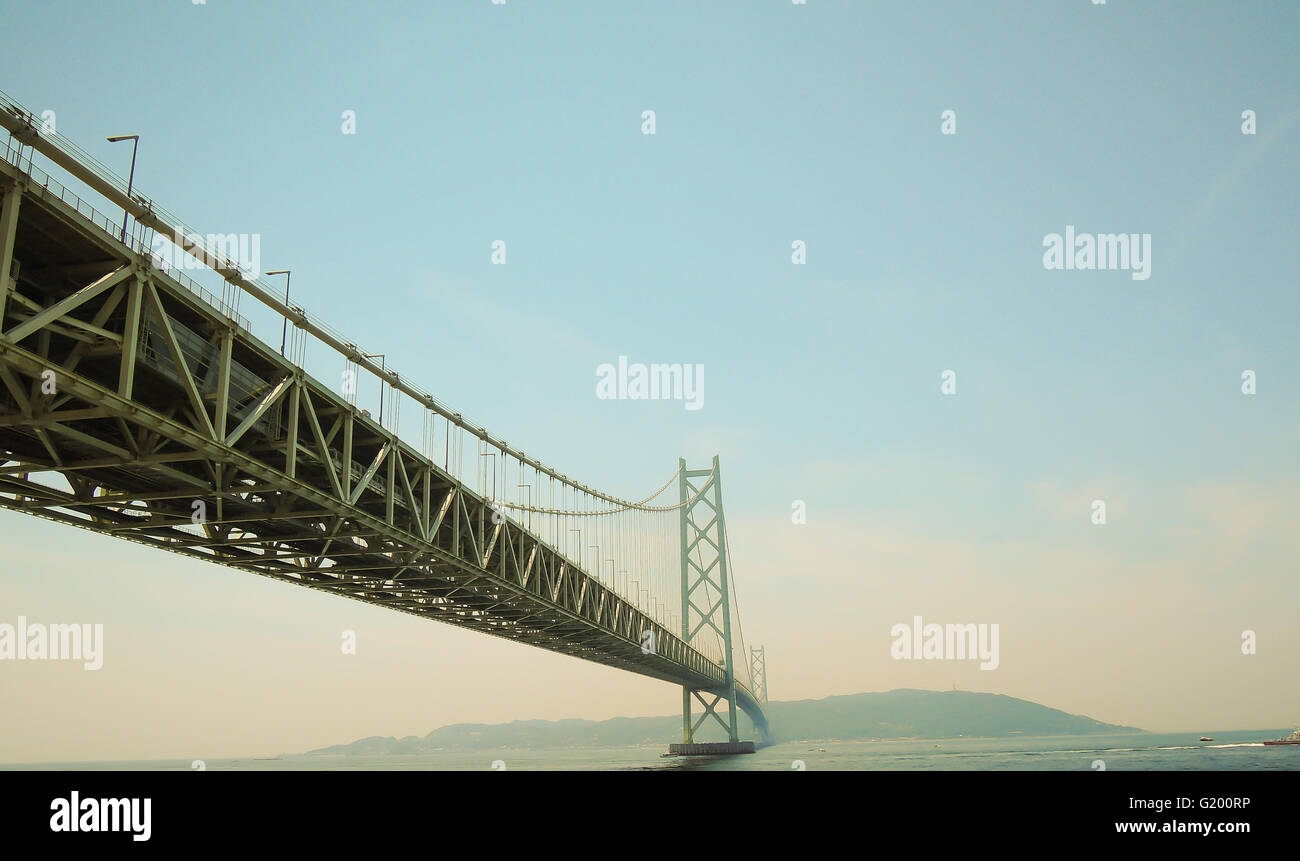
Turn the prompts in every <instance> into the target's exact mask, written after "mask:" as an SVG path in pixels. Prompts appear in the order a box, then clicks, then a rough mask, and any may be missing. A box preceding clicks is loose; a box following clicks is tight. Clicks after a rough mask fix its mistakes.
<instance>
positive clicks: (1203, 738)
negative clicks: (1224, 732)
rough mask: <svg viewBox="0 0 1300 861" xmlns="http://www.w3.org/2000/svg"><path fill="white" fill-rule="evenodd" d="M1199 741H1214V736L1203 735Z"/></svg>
mask: <svg viewBox="0 0 1300 861" xmlns="http://www.w3.org/2000/svg"><path fill="white" fill-rule="evenodd" d="M1197 741H1214V736H1212V735H1203V736H1201V737H1200V738H1198V739H1197Z"/></svg>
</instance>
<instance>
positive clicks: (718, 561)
mask: <svg viewBox="0 0 1300 861" xmlns="http://www.w3.org/2000/svg"><path fill="white" fill-rule="evenodd" d="M679 465H680V467H681V478H680V491H681V503H682V506H681V532H682V534H681V541H682V639H683V640H684V641H685V642H687V643H690V642H692V640H694V638H695V635H696V634H698V633H699V632H700V631H701V630H703V629H705V628H711V629H713V630H714V631H716V632H717V634H718V636H720V637H721V638H722V643H723V650H724V652H725V654H724V655H723V660H722V662H721V663H722V664H723V666H724V667H725V668H726V674H727V675H726V682H725V686H724V689H723V692H721V693H718V692H715V691H699V690H695V689H692V688H690V687H688V686H683V687H682V743H683V744H691V743H692V742H693V740H694V736H695V730H697V729H699V727H700V724H702V723H704V721H705V720H707V719H708V717H709V715H713V717H714V718H715V719H716V720H717V721H718V723H720V724H722V728H723V729H725V730H726V731H727V738H728V739H729V740H730V742H731V743H732V744H736V743H738V742H739V741H740V733H739V731H738V730H737V726H736V718H737V712H738V711H739V709H738V708H737V702H736V667H735V658H734V652H733V650H732V647H731V581H730V579H729V578H730V572H729V571H728V559H727V541H726V521H725V520H724V519H723V514H722V470H721V468H720V467H719V465H718V457H717V455H714V456H713V466H712V468H710V469H687V468H686V459H685V458H682V459H681V460H680V462H679ZM710 590H711V591H710ZM715 596H716V597H715ZM705 694H707V695H709V696H712V698H713V699H712V701H711V702H710V701H709V700H707V699H705V696H704V695H705ZM692 697H694V698H695V699H696V700H698V701H699V703H700V705H701V706H703V707H704V713H703V714H701V715H700V718H699V720H698V721H696V722H695V723H692V722H691V698H692ZM723 701H725V702H726V703H727V712H728V714H727V720H723V719H722V716H721V715H720V714H718V712H717V710H716V709H717V706H718V703H720V702H723Z"/></svg>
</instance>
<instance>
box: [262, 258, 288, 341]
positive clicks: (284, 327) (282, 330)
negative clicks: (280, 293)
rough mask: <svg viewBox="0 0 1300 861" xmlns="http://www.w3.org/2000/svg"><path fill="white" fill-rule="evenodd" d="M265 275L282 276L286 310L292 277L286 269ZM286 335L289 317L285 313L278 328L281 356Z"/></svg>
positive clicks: (275, 270) (274, 270)
mask: <svg viewBox="0 0 1300 861" xmlns="http://www.w3.org/2000/svg"><path fill="white" fill-rule="evenodd" d="M266 274H267V275H283V276H284V307H285V308H288V307H289V279H290V278H291V277H292V276H291V275H290V274H289V270H288V269H272V270H271V271H270V272H268V273H266ZM288 334H289V315H288V313H287V312H286V314H285V317H284V324H283V325H282V326H280V355H281V356H283V355H284V339H285V336H286V335H288Z"/></svg>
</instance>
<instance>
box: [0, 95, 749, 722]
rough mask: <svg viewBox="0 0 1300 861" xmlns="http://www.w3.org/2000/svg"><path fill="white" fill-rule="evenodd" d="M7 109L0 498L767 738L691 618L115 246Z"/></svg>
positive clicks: (1, 182) (0, 201)
mask: <svg viewBox="0 0 1300 861" xmlns="http://www.w3.org/2000/svg"><path fill="white" fill-rule="evenodd" d="M0 113H2V112H0ZM3 120H4V124H5V125H6V126H7V127H8V128H9V130H10V131H11V132H13V138H12V139H11V140H10V141H9V142H8V147H7V148H0V153H3V154H4V158H3V159H0V276H3V277H0V506H4V507H7V508H10V509H14V510H17V511H22V512H25V513H28V514H34V515H38V516H41V517H45V518H49V519H51V520H55V521H58V522H61V523H66V524H71V525H75V526H78V527H82V528H85V529H91V530H94V531H97V532H100V533H104V534H109V535H114V536H117V537H120V538H126V539H129V540H132V541H136V542H140V543H143V544H148V545H150V546H153V547H157V548H161V549H164V550H170V551H172V552H175V553H182V554H185V555H188V556H192V557H195V558H199V559H204V560H207V561H210V562H215V563H218V564H221V565H226V566H229V567H234V568H239V569H242V570H245V571H249V572H252V573H256V574H260V575H263V576H266V577H273V578H276V579H279V580H283V581H286V582H289V583H294V584H297V585H300V586H304V587H307V588H312V589H317V590H321V591H326V592H331V593H335V594H338V595H341V596H344V597H348V598H352V599H354V600H358V601H364V602H366V603H369V604H376V605H381V606H384V607H388V608H390V609H394V610H399V611H402V612H405V613H411V614H414V615H417V616H421V617H424V618H429V619H436V620H438V621H442V622H447V623H449V624H454V625H459V626H461V627H466V628H471V629H474V630H476V631H480V632H483V633H487V634H491V635H493V636H497V637H504V638H508V639H511V640H515V641H518V642H523V643H528V644H530V645H534V646H538V647H540V648H544V649H548V650H550V651H554V652H561V653H564V654H568V655H572V656H575V657H579V658H583V659H585V660H589V661H594V662H597V663H601V664H606V665H609V666H613V667H617V668H620V669H623V670H628V671H630V672H635V673H639V674H642V675H646V676H651V677H654V678H657V679H661V680H663V681H667V682H672V683H674V684H679V685H682V686H683V688H684V689H685V690H686V691H688V692H703V693H712V694H713V695H715V696H720V697H723V698H725V699H727V700H730V701H731V702H734V703H735V705H736V706H737V707H738V708H740V709H743V710H744V711H746V713H748V714H749V715H750V716H751V717H752V718H753V720H754V723H755V726H756V728H757V729H758V731H759V732H760V734H764V733H766V722H765V718H764V717H763V710H762V706H761V704H760V703H759V701H758V700H757V698H756V697H755V695H754V694H753V693H752V692H751V691H750V690H749V689H748V688H747V687H746V686H745V685H744V684H743V683H738V682H737V680H736V678H735V668H734V666H732V662H731V661H729V660H728V661H723V662H718V661H715V660H712V659H710V658H708V657H706V656H705V655H704V654H702V653H701V652H700V651H698V650H697V649H695V648H693V647H692V645H690V643H691V632H690V631H687V630H686V629H685V628H686V626H685V624H684V625H683V632H681V634H682V635H680V636H679V634H678V632H674V631H670V630H668V629H667V628H666V627H665V626H664V625H662V624H661V623H660V622H659V621H657V620H656V619H654V618H651V617H650V616H649V615H648V614H647V613H645V612H643V611H642V610H641V609H639V608H638V606H636V605H635V604H633V603H631V602H629V601H628V600H626V599H625V598H624V597H622V596H620V595H619V594H617V593H616V592H615V591H613V590H612V589H610V588H609V587H608V586H606V585H604V584H602V583H601V582H600V581H599V580H598V579H597V578H594V577H592V576H590V575H589V574H588V573H587V572H586V571H584V570H582V568H581V567H580V566H578V565H577V564H575V563H574V562H573V561H572V560H571V559H569V558H567V557H566V556H565V555H564V554H562V553H561V552H559V551H557V550H556V549H555V548H554V547H553V546H551V545H550V544H549V543H547V542H546V541H544V540H543V539H542V538H541V537H539V536H537V535H535V534H533V533H531V532H530V531H528V530H527V529H525V528H524V527H523V526H521V525H520V524H519V523H518V522H516V521H515V520H514V519H511V518H509V517H502V516H500V514H499V512H494V511H493V509H492V507H491V505H490V503H489V501H488V500H486V499H485V498H483V497H482V496H480V495H479V494H477V493H475V492H474V491H473V490H471V489H470V488H468V487H467V486H465V485H464V484H463V483H462V482H460V481H458V480H457V479H456V478H455V477H453V476H452V475H451V474H450V473H449V472H448V471H447V469H445V468H444V467H443V466H440V465H439V464H437V463H435V462H433V461H432V460H431V459H430V458H428V457H426V456H424V455H423V454H422V453H420V452H418V451H416V450H414V449H413V448H411V447H410V446H408V445H407V444H406V443H405V442H404V441H402V440H401V439H399V438H398V436H397V435H396V433H395V432H394V431H392V430H390V429H387V428H385V427H383V426H382V425H380V424H379V423H377V422H376V421H374V420H372V419H371V418H370V417H369V415H368V414H366V413H364V412H362V411H359V410H358V409H357V408H356V407H355V405H353V404H351V403H349V401H348V400H347V399H346V398H345V397H343V396H342V395H340V394H338V393H335V392H334V391H332V390H331V389H330V388H328V387H327V386H325V385H323V384H321V383H320V382H319V381H317V380H316V379H314V378H312V377H311V376H310V375H308V374H307V373H306V372H305V371H303V370H302V369H301V368H300V367H298V366H296V365H295V364H293V363H292V362H290V361H289V360H287V359H286V358H285V357H284V356H282V355H281V354H280V352H279V351H278V350H277V349H275V348H272V347H270V346H268V345H267V344H264V343H262V342H261V341H259V340H257V339H256V338H254V337H253V336H252V335H251V333H250V332H249V331H248V330H247V328H246V327H245V325H244V323H243V322H242V321H241V320H240V319H239V318H238V317H237V316H232V315H231V314H230V313H229V310H228V309H226V308H224V307H223V305H222V303H221V302H218V301H215V300H214V297H212V296H211V295H207V294H205V293H204V291H202V290H201V289H196V285H194V284H192V283H183V281H182V279H180V278H178V277H174V275H173V273H172V271H171V270H167V269H160V268H158V267H157V266H156V265H155V264H154V261H153V260H152V258H151V256H150V254H148V253H146V247H145V246H144V245H143V244H142V237H141V240H140V241H137V240H136V237H134V236H131V237H127V240H126V242H125V243H124V242H123V241H122V240H121V237H120V235H119V233H118V230H119V224H118V223H113V222H111V221H109V220H108V219H106V218H105V217H104V216H102V215H100V214H99V213H97V212H95V211H94V210H93V209H91V208H90V207H89V205H87V204H85V203H84V201H82V200H81V199H80V198H78V197H77V196H76V195H75V194H73V193H72V192H70V191H68V190H67V189H66V188H64V187H63V186H62V185H61V184H59V183H58V182H57V181H54V180H52V179H51V178H49V177H48V176H46V175H44V173H43V172H41V171H39V170H36V169H33V167H32V165H31V163H30V150H28V155H27V157H26V159H27V160H24V158H25V157H24V155H23V149H22V146H21V144H22V143H23V142H24V140H25V141H26V142H28V143H30V144H31V145H34V146H35V147H36V149H38V150H40V151H42V152H46V150H47V148H49V147H50V146H51V145H49V144H47V143H46V142H44V141H42V140H41V139H40V138H39V136H38V135H35V134H34V132H32V131H31V128H30V126H27V127H26V128H27V131H26V132H25V131H24V127H23V126H22V125H21V123H25V122H28V121H27V120H26V119H25V118H22V117H15V116H11V115H9V114H4V115H3ZM123 202H124V203H127V202H128V199H126V198H123ZM249 292H252V291H251V290H250V291H249ZM258 298H259V299H261V298H262V297H258ZM264 301H265V300H264ZM268 304H269V303H268ZM353 349H355V348H353ZM719 513H720V512H719ZM723 585H724V586H725V585H726V584H725V583H724V584H723ZM646 632H651V633H652V635H653V642H654V643H655V644H656V648H655V649H653V650H651V651H649V652H647V651H646V650H645V649H644V648H643V644H644V642H645V634H646ZM733 690H734V693H733ZM689 696H690V694H689V693H688V694H686V697H687V702H688V703H689ZM687 719H688V721H689V712H688V718H687ZM731 722H732V725H733V727H734V717H733V718H732V719H731Z"/></svg>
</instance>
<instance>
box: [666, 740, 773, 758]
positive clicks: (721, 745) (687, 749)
mask: <svg viewBox="0 0 1300 861" xmlns="http://www.w3.org/2000/svg"><path fill="white" fill-rule="evenodd" d="M753 752H754V743H753V742H752V741H714V742H701V743H697V744H670V745H668V756H733V755H735V754H741V753H753Z"/></svg>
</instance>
